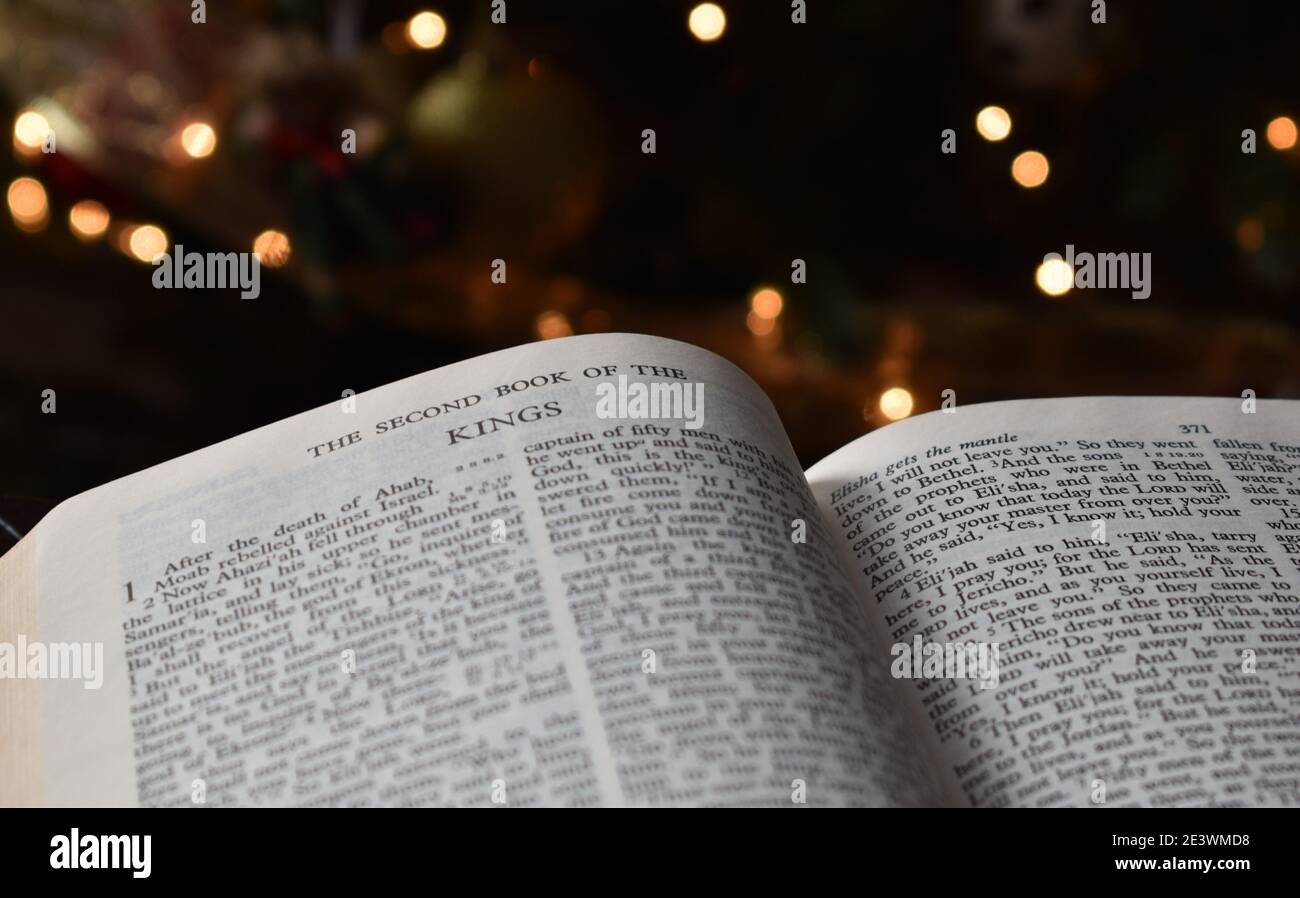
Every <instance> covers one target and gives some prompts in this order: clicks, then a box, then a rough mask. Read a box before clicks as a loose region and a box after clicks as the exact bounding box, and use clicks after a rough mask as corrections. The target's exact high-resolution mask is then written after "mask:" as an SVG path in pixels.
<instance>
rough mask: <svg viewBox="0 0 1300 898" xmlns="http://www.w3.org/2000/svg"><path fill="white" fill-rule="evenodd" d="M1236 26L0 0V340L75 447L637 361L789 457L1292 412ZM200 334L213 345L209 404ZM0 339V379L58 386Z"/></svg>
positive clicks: (1160, 17)
mask: <svg viewBox="0 0 1300 898" xmlns="http://www.w3.org/2000/svg"><path fill="white" fill-rule="evenodd" d="M1246 6H1247V5H1244V4H1243V5H1229V6H1227V7H1224V8H1222V9H1217V8H1216V13H1215V15H1214V16H1213V17H1195V16H1187V15H1181V14H1177V11H1178V8H1177V7H1165V6H1163V5H1161V4H1155V3H1152V4H1131V5H1127V6H1126V7H1125V8H1123V9H1121V8H1120V7H1119V5H1112V8H1111V9H1110V10H1109V19H1108V21H1107V22H1106V23H1105V24H1104V25H1102V24H1094V23H1093V22H1092V21H1091V15H1092V11H1093V8H1092V5H1091V4H1090V3H1088V2H1086V0H985V2H975V3H971V4H966V5H963V6H962V7H960V8H954V9H952V10H948V9H946V8H945V9H944V10H942V11H934V10H930V9H928V8H918V7H916V6H915V5H913V4H820V5H817V6H816V7H815V8H814V9H813V10H811V11H809V14H808V17H807V23H806V24H797V23H796V22H795V21H794V20H793V18H792V16H791V14H790V11H789V10H788V9H786V8H783V7H780V6H779V5H778V6H776V7H771V8H767V9H763V8H760V7H761V5H757V4H756V5H749V4H746V5H740V4H731V3H728V4H715V3H700V4H693V3H692V4H684V5H683V4H678V3H668V2H651V3H646V4H609V3H601V2H598V0H574V2H572V3H566V4H562V5H560V4H556V5H553V6H552V5H548V7H549V8H545V9H543V8H536V7H533V8H523V5H520V6H518V7H517V6H516V5H513V4H512V5H511V7H510V10H511V12H510V20H509V23H508V24H494V23H493V22H492V19H491V16H490V14H489V11H488V9H487V7H486V5H484V4H473V3H469V2H450V3H445V4H444V3H435V4H430V5H429V7H428V8H426V7H425V5H424V4H422V3H399V2H377V0H371V2H364V0H330V2H324V3H313V2H303V0H232V2H230V3H223V4H221V5H220V6H218V5H217V4H210V9H209V10H208V16H207V21H206V23H204V24H196V23H194V22H193V21H192V18H191V9H190V5H189V4H188V3H175V2H166V0H97V2H95V3H90V4H88V3H86V2H84V0H11V2H7V3H5V4H4V5H3V6H0V88H2V89H3V93H4V96H5V98H6V103H7V105H6V106H5V108H4V112H5V114H6V115H7V116H8V117H9V118H8V121H10V122H12V141H11V144H12V153H11V154H9V158H8V159H7V160H6V162H5V164H6V165H7V166H8V169H7V170H6V171H5V172H4V175H5V179H4V183H5V184H8V185H9V188H8V194H7V200H8V210H9V213H10V214H9V218H10V221H11V223H12V225H13V227H12V228H10V229H9V232H8V233H7V234H6V235H5V236H4V238H3V240H0V252H5V253H8V258H9V260H10V264H9V266H8V267H9V269H10V270H13V269H14V268H15V265H14V264H13V263H14V262H15V261H16V262H19V263H21V265H22V266H24V267H22V268H21V273H22V276H23V277H24V278H26V281H25V283H28V284H31V285H33V288H34V289H39V290H40V292H41V295H42V296H43V297H45V298H46V304H45V306H44V307H36V306H32V307H28V306H27V305H24V306H22V307H21V308H10V309H9V314H10V316H11V318H10V321H9V322H8V323H9V327H8V328H7V331H8V333H9V334H11V335H12V334H21V333H24V332H27V331H26V330H25V329H29V330H30V332H35V333H39V332H43V330H48V329H49V328H50V327H51V326H52V325H57V323H58V321H60V320H63V319H65V318H68V317H70V316H73V315H80V316H83V317H84V319H85V320H87V321H91V322H93V323H96V324H95V326H93V327H89V328H87V329H85V330H84V332H83V333H81V334H80V335H79V337H78V339H80V340H82V341H84V342H83V343H81V344H78V347H77V353H79V356H78V357H79V358H82V357H84V358H86V359H89V360H91V361H88V362H86V366H87V367H85V368H84V369H83V368H78V367H77V365H75V364H72V363H68V362H66V361H65V363H64V365H63V369H64V371H65V373H66V376H68V377H73V376H80V377H81V378H82V381H81V382H83V383H89V384H93V386H94V388H96V389H103V390H106V391H109V393H110V396H109V397H108V398H109V399H113V400H116V403H117V404H116V405H115V404H114V402H112V401H108V402H105V403H103V404H104V405H105V407H106V408H111V409H113V410H114V414H117V415H118V416H119V417H121V416H122V415H123V414H124V412H123V408H122V407H123V406H125V407H126V408H127V409H128V410H129V409H137V410H138V409H139V408H142V407H147V408H149V409H150V410H151V414H150V415H145V414H143V413H140V415H139V417H140V419H141V420H155V419H157V418H158V415H159V411H158V410H159V409H171V410H172V412H173V413H174V414H179V412H178V411H177V410H178V409H180V408H184V407H187V402H189V403H194V402H196V401H198V399H197V398H196V397H198V398H206V397H210V396H212V395H213V394H219V395H224V393H223V392H222V391H225V390H229V389H232V388H237V387H238V386H239V385H242V387H243V389H244V390H246V395H248V396H250V397H254V399H253V400H251V402H250V405H251V410H250V411H249V412H248V414H249V415H250V421H249V422H248V423H250V424H251V423H257V422H258V421H261V420H271V419H272V418H274V417H283V416H284V415H285V414H287V413H289V412H291V411H294V410H297V409H298V408H301V407H303V405H304V404H310V403H312V402H315V401H324V397H325V394H326V393H329V395H330V397H331V398H332V396H334V395H337V392H338V390H337V389H333V388H334V380H336V379H344V378H346V379H347V381H348V382H347V383H343V384H341V385H340V387H339V388H340V389H341V388H342V387H344V386H346V387H350V388H361V387H364V386H373V385H375V384H378V383H382V382H384V381H386V380H391V379H393V378H395V377H397V376H401V375H403V374H411V373H414V372H415V371H418V370H423V369H424V368H428V367H431V366H432V365H433V364H434V363H437V362H442V361H449V360H454V359H456V358H459V357H465V356H469V355H473V354H477V353H478V352H482V351H487V350H490V349H494V348H500V347H504V346H509V345H514V344H516V343H519V342H522V341H525V340H530V339H551V338H555V337H562V336H565V335H568V334H571V333H586V332H591V331H600V330H610V329H617V330H634V331H644V332H648V333H657V334H662V335H665V336H670V337H675V338H678V339H682V340H687V341H689V342H693V343H696V344H698V345H702V346H705V347H708V348H711V349H714V350H716V351H718V352H720V353H721V354H723V355H725V356H727V357H728V358H731V359H733V360H734V361H736V362H737V363H738V364H740V365H742V366H743V367H744V368H745V369H746V370H748V371H749V372H750V373H751V374H752V375H753V376H754V377H755V378H756V379H757V380H758V381H759V383H760V385H761V386H763V387H764V389H766V390H767V391H768V392H769V394H770V395H771V396H772V397H773V399H774V401H775V403H776V405H777V407H778V409H779V410H780V412H781V414H782V417H783V420H785V421H786V422H787V425H788V428H789V430H790V433H791V437H792V441H793V442H794V443H795V445H796V447H797V449H798V450H799V452H800V453H801V455H802V456H803V457H804V459H805V461H809V462H811V461H813V460H815V459H816V457H817V456H818V455H820V454H822V453H824V452H826V451H829V450H830V449H832V448H834V447H836V446H838V445H840V444H842V443H843V442H846V441H847V440H848V439H850V438H851V437H852V436H854V435H855V434H856V433H859V432H861V431H862V430H864V429H866V428H868V427H874V426H880V425H882V424H884V423H887V422H888V421H889V420H893V419H894V418H895V417H896V416H897V417H903V416H907V415H910V414H917V413H921V412H924V411H928V410H932V409H935V408H937V407H938V404H939V401H940V400H939V397H940V393H941V391H942V390H944V389H954V390H956V391H957V393H958V395H960V397H961V402H962V403H969V402H976V401H981V400H984V399H994V398H1008V397H1014V396H1022V395H1068V394H1084V393H1114V392H1118V393H1162V392H1175V391H1177V392H1198V393H1219V394H1224V395H1239V394H1240V391H1241V389H1242V388H1243V386H1250V387H1251V388H1253V389H1256V390H1258V391H1259V393H1260V395H1296V394H1297V392H1300V382H1298V379H1300V374H1298V373H1297V372H1298V371H1300V365H1297V360H1298V359H1297V355H1298V352H1300V350H1298V347H1300V339H1298V337H1297V331H1296V312H1295V299H1296V291H1297V288H1298V287H1300V207H1298V204H1300V156H1297V150H1296V144H1297V136H1296V125H1295V120H1294V115H1295V114H1296V111H1297V107H1298V106H1300V98H1297V97H1296V95H1295V92H1294V89H1293V84H1294V76H1293V74H1292V69H1293V61H1292V60H1293V56H1292V54H1293V48H1294V46H1295V44H1296V39H1297V37H1300V35H1298V34H1297V26H1296V22H1295V17H1293V16H1288V15H1286V14H1285V13H1282V12H1276V11H1268V10H1263V11H1261V10H1250V9H1247V8H1246ZM724 7H725V8H724ZM1170 9H1172V10H1174V13H1173V14H1171V13H1170V12H1169V10H1170ZM1201 18H1212V19H1213V22H1209V21H1200V19H1201ZM1207 42H1208V43H1209V44H1212V45H1213V46H1214V47H1215V48H1216V50H1215V53H1216V54H1217V55H1216V56H1215V57H1214V58H1213V59H1204V58H1203V54H1204V53H1205V47H1206V46H1207ZM936 60H939V61H941V63H940V64H937V65H936V64H935V61H936ZM1013 114H1014V115H1013ZM947 128H952V129H953V130H954V131H955V132H956V134H957V142H956V146H957V152H956V153H955V154H954V155H951V156H945V155H944V154H943V153H941V152H940V140H939V135H940V133H941V132H942V131H943V130H944V129H947ZM645 129H654V130H655V132H656V137H657V148H656V152H655V153H653V154H649V153H643V152H642V149H641V143H642V133H643V131H644V130H645ZM1243 129H1252V130H1254V131H1255V132H1257V134H1258V137H1259V141H1258V142H1259V152H1257V153H1243V152H1242V150H1241V146H1242V131H1243ZM1008 173H1010V175H1011V178H1008ZM1022 188H1032V189H1022ZM51 221H55V222H56V224H58V225H59V226H58V227H49V223H50V222H51ZM64 223H66V227H65V226H63V225H64ZM1067 243H1074V244H1078V245H1085V244H1086V245H1088V246H1096V247H1099V248H1101V249H1103V250H1113V251H1116V252H1128V251H1134V250H1141V251H1149V252H1151V253H1152V255H1153V257H1154V259H1155V271H1156V273H1155V286H1154V289H1153V293H1152V296H1151V298H1150V299H1148V300H1143V301H1135V300H1133V299H1132V298H1131V297H1130V296H1129V294H1128V293H1127V292H1122V291H1096V290H1082V289H1072V272H1070V271H1069V270H1068V269H1069V266H1068V264H1066V263H1065V262H1064V261H1063V260H1062V261H1060V264H1059V265H1058V264H1055V263H1052V262H1050V261H1045V260H1044V257H1045V255H1046V254H1047V253H1049V252H1052V251H1057V252H1059V251H1060V250H1062V249H1063V247H1064V246H1065V245H1066V244H1067ZM174 244H184V245H185V246H186V247H187V248H190V249H196V250H215V251H240V252H248V251H253V252H255V253H256V254H257V255H258V257H259V259H260V260H261V261H262V264H263V265H264V266H265V267H266V268H267V269H268V271H267V272H266V277H267V279H268V286H267V287H266V288H264V290H263V295H262V297H261V298H260V299H259V300H257V301H256V303H257V305H256V306H248V307H245V306H242V305H239V304H237V303H232V304H231V305H219V304H217V303H216V301H214V302H213V303H207V304H204V305H199V304H193V305H194V306H196V307H197V308H191V307H190V306H189V305H186V304H185V300H183V299H179V298H177V297H176V296H171V297H168V298H162V297H159V296H154V295H152V294H151V293H149V292H148V291H149V290H150V287H149V285H148V277H147V275H146V273H145V271H143V270H142V269H143V267H144V266H146V265H148V264H149V263H151V262H152V260H153V259H154V258H155V257H156V256H157V255H158V253H160V252H165V251H167V250H168V248H169V247H171V246H173V245H174ZM494 260H502V261H504V262H505V263H506V265H507V268H508V277H506V278H505V279H504V280H503V281H501V282H497V281H494V280H493V278H492V272H493V263H494ZM792 260H799V262H800V265H801V266H802V269H801V270H803V271H804V272H805V273H806V276H804V275H801V276H800V277H798V278H796V277H794V276H793V275H792V271H793V269H792ZM1062 266H1064V267H1063V268H1062ZM1058 300H1059V301H1058ZM13 305H15V304H14V303H13V302H12V301H11V306H13ZM48 309H57V310H60V311H58V312H57V313H56V312H50V311H47V310H48ZM42 315H49V316H50V318H44V317H41V316H42ZM200 322H201V324H200ZM223 327H224V328H226V329H225V330H221V328H223ZM200 328H204V329H214V328H215V329H217V330H218V331H219V332H220V333H221V334H222V335H223V339H224V341H225V342H226V344H228V345H220V344H221V342H222V341H221V340H216V341H215V342H216V343H217V344H218V345H217V346H216V347H214V348H213V349H212V352H213V353H214V355H213V356H211V357H205V358H207V359H208V361H207V362H206V364H207V366H208V367H207V368H204V367H203V366H202V365H200V364H199V363H198V362H196V361H195V360H194V358H193V340H194V337H193V334H194V333H195V332H196V331H198V330H199V329H200ZM264 331H265V333H264ZM68 339H70V338H68ZM11 340H12V343H11V344H3V345H0V348H2V349H4V350H5V352H4V353H0V357H3V359H4V361H3V362H2V363H0V366H7V367H0V375H3V376H5V377H7V378H8V381H9V382H10V383H18V384H22V385H24V386H26V385H28V384H33V383H36V382H38V381H40V379H42V378H45V379H49V377H50V376H51V372H52V371H55V370H57V369H56V368H55V366H54V363H53V362H52V361H51V359H50V358H49V356H50V354H49V353H48V352H45V353H42V352H40V351H39V345H40V344H39V341H33V340H30V339H21V338H11ZM295 341H296V342H295ZM286 344H289V345H292V346H296V347H297V350H296V352H295V351H291V350H289V349H286V348H285V346H286ZM322 346H324V347H328V348H327V349H326V350H324V351H323V350H322V349H321V348H320V347H322ZM187 348H188V349H189V350H190V351H189V352H187V351H186V350H187ZM227 357H236V358H238V357H254V358H257V359H258V360H259V361H258V364H259V365H272V364H275V363H277V362H278V363H279V364H282V365H283V367H282V368H279V369H276V370H277V371H278V372H279V373H278V375H277V377H278V379H277V378H275V377H272V376H271V375H269V374H266V375H259V374H258V373H257V372H256V370H254V366H249V370H248V371H232V370H230V368H229V367H224V368H223V367H222V366H221V360H222V359H224V358H227ZM103 370H112V371H113V372H114V373H113V375H112V377H108V378H105V377H102V376H101V377H99V378H98V379H97V378H96V377H95V375H94V373H93V372H94V371H103ZM6 372H7V373H6ZM77 372H80V374H77ZM262 377H266V378H267V379H268V380H275V381H276V382H277V383H278V384H279V386H278V387H277V389H278V390H280V391H281V392H276V393H267V392H264V391H261V389H260V388H261V386H262V379H261V378H262ZM115 378H116V379H115ZM221 378H224V380H221ZM360 379H364V380H365V381H366V383H364V384H363V383H360V382H358V381H359V380H360ZM286 381H287V382H289V383H291V384H292V387H291V388H286V387H285V386H284V384H285V382H286ZM326 383H328V385H329V387H330V390H332V392H331V391H330V390H325V389H324V386H323V385H324V384H326ZM232 384H234V386H233V387H232ZM313 391H315V392H313ZM318 393H319V395H318ZM886 396H888V397H890V399H889V401H888V402H887V403H886V402H885V397H886ZM904 396H906V402H904V400H903V397H904ZM15 402H16V400H15ZM295 402H297V403H298V405H297V406H295V405H294V403H295ZM2 403H3V400H2V399H0V415H3V414H6V413H10V414H17V412H16V411H13V410H12V408H10V407H9V406H5V405H3V404H2ZM16 407H17V406H16V405H15V406H13V408H16ZM904 409H905V410H904ZM106 414H107V413H106ZM232 414H233V412H232ZM254 418H256V420H254ZM106 420H107V419H106ZM196 426H197V425H196ZM104 427H105V430H108V429H109V425H108V424H105V425H104ZM229 427H230V430H229V432H228V433H226V434H223V435H229V433H234V432H238V430H240V429H243V428H241V427H240V425H239V423H238V422H229ZM113 432H114V434H115V436H116V438H118V439H122V440H129V439H131V435H130V432H129V430H124V429H122V428H118V429H117V430H115V431H113ZM211 436H212V435H211V434H209V433H204V434H197V433H196V434H193V435H192V445H193V446H197V445H202V444H203V443H204V442H211V441H212V439H211ZM141 439H142V442H147V441H145V440H144V438H141ZM178 439H179V438H178ZM76 445H77V439H76V438H75V436H69V437H68V441H67V446H69V447H75V446H76ZM185 445H190V444H188V443H187V444H181V443H175V444H174V445H173V448H175V449H180V448H184V447H185ZM65 449H66V451H69V452H75V451H79V450H77V449H76V448H66V447H65ZM33 451H35V450H33ZM142 451H145V450H144V449H143V448H141V447H140V446H134V448H132V447H131V446H124V448H123V449H122V453H123V455H124V456H126V455H129V454H130V453H131V452H142ZM151 451H163V450H162V449H158V450H151ZM122 464H123V467H124V468H125V469H128V470H129V469H132V468H135V467H140V466H141V465H140V464H139V463H138V462H133V461H132V462H127V461H123V463H122ZM87 476H88V477H90V478H91V479H90V481H89V482H88V483H87V484H86V485H90V484H92V483H94V482H98V481H99V480H102V479H105V478H104V477H103V476H92V475H89V474H88V475H87Z"/></svg>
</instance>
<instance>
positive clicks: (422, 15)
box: [406, 10, 447, 50]
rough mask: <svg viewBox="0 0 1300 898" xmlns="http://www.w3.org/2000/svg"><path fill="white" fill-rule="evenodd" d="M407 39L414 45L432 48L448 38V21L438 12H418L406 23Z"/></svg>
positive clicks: (426, 48) (425, 48) (421, 47)
mask: <svg viewBox="0 0 1300 898" xmlns="http://www.w3.org/2000/svg"><path fill="white" fill-rule="evenodd" d="M406 39H407V40H408V41H410V42H411V46H412V47H418V48H420V49H421V50H432V49H433V48H434V47H437V46H440V45H441V44H442V42H443V41H444V40H446V39H447V23H446V22H445V21H444V20H443V18H442V16H440V15H438V14H437V13H436V12H429V11H428V10H425V11H424V12H417V13H416V14H415V15H413V16H411V20H410V21H409V22H407V23H406Z"/></svg>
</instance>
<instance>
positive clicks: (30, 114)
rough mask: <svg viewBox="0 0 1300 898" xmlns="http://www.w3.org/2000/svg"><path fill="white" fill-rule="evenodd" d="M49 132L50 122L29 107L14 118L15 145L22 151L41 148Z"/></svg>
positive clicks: (26, 151)
mask: <svg viewBox="0 0 1300 898" xmlns="http://www.w3.org/2000/svg"><path fill="white" fill-rule="evenodd" d="M49 133H50V123H49V122H48V121H47V120H46V118H45V116H43V115H41V114H40V113H39V112H34V111H33V110H31V109H29V110H27V111H26V112H24V113H22V114H21V115H19V116H18V118H16V119H14V146H15V147H17V148H18V149H19V151H20V152H25V153H32V152H35V151H37V150H39V149H40V148H41V146H42V145H43V144H44V143H45V138H46V137H48V136H49Z"/></svg>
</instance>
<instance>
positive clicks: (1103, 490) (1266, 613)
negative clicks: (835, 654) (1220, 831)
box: [808, 398, 1300, 806]
mask: <svg viewBox="0 0 1300 898" xmlns="http://www.w3.org/2000/svg"><path fill="white" fill-rule="evenodd" d="M808 477H809V481H810V483H811V485H812V487H813V491H814V493H815V494H816V495H817V497H818V501H819V502H820V503H821V505H822V508H823V509H824V510H825V512H826V515H827V519H828V522H829V523H830V526H832V527H833V528H834V529H835V531H836V532H837V534H838V539H839V541H840V551H841V552H842V555H843V557H844V558H845V563H846V565H852V566H853V568H854V569H855V571H856V576H857V578H858V585H859V588H860V589H861V590H863V592H864V593H865V595H866V596H867V597H868V599H867V602H868V606H869V608H870V610H871V614H872V621H873V626H874V628H875V631H876V632H877V633H878V634H879V639H880V644H879V647H878V651H880V652H882V653H888V654H889V655H890V661H891V666H892V665H895V664H896V665H897V666H896V667H893V673H894V674H895V676H896V677H897V679H895V681H894V682H895V683H896V684H897V686H898V688H899V689H900V691H902V692H903V693H904V694H905V695H907V696H909V700H910V710H911V713H912V714H913V715H914V718H915V719H916V720H917V721H918V722H919V724H920V726H922V727H923V728H924V729H925V731H926V734H927V739H928V745H929V749H930V752H931V754H932V756H933V757H935V758H936V759H938V763H939V766H940V767H941V769H942V773H943V775H944V776H945V777H946V786H947V790H948V794H949V796H950V798H951V800H952V801H954V802H955V803H959V804H969V805H976V806H984V805H994V806H1002V805H1013V806H1023V805H1104V804H1118V805H1129V804H1133V805H1156V806H1188V805H1291V806H1293V805H1295V804H1297V803H1300V679H1298V678H1297V673H1298V672H1300V408H1298V407H1297V404H1296V403H1294V402H1285V401H1268V400H1260V401H1258V403H1257V404H1256V403H1255V401H1254V400H1238V399H1176V398H1165V399H1161V398H1148V399H1129V398H1100V399H1059V400H1027V401H1020V402H1002V403H992V404H988V405H978V406H967V407H958V408H956V409H954V410H953V412H952V413H943V412H934V413H931V414H927V415H924V416H921V417H918V418H915V419H912V420H907V421H903V422H900V423H897V424H893V425H890V426H888V427H886V428H884V429H882V430H879V431H876V432H874V433H872V434H870V435H868V436H866V437H864V438H862V439H860V440H857V441H855V442H854V443H852V444H851V445H849V446H847V447H845V448H844V449H842V450H840V451H838V452H836V453H834V454H832V455H831V456H830V457H828V458H826V459H825V460H823V461H822V462H820V463H819V464H817V465H816V466H814V467H813V468H812V469H811V470H810V471H809V473H808ZM980 646H983V648H980ZM934 647H937V648H934ZM994 647H996V649H995V648H994ZM941 651H942V652H943V655H942V656H941V655H940V652H941ZM981 653H982V654H981ZM963 658H964V660H965V662H966V663H965V664H964V665H963V664H961V663H960V662H961V661H962V660H963ZM914 659H919V663H914ZM926 659H932V661H933V664H934V666H933V667H931V668H929V669H928V670H927V668H926V667H925V666H924V661H925V660H926ZM980 661H984V662H985V663H984V664H980V663H979V662H980ZM990 661H991V662H992V663H988V662H990ZM942 664H947V666H941V665H942ZM932 674H933V675H932Z"/></svg>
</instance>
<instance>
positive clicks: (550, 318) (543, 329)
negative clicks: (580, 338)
mask: <svg viewBox="0 0 1300 898" xmlns="http://www.w3.org/2000/svg"><path fill="white" fill-rule="evenodd" d="M537 336H539V337H541V338H542V339H543V340H554V339H555V338H556V337H571V336H573V325H571V324H569V319H568V318H566V317H565V316H564V314H563V313H562V312H552V311H546V312H543V313H542V314H540V315H538V316H537Z"/></svg>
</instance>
